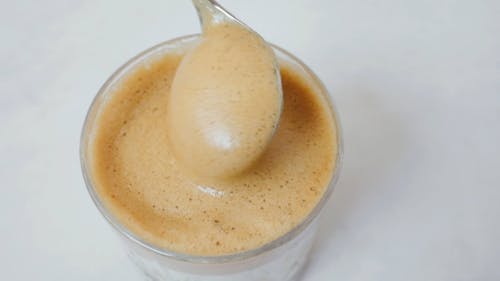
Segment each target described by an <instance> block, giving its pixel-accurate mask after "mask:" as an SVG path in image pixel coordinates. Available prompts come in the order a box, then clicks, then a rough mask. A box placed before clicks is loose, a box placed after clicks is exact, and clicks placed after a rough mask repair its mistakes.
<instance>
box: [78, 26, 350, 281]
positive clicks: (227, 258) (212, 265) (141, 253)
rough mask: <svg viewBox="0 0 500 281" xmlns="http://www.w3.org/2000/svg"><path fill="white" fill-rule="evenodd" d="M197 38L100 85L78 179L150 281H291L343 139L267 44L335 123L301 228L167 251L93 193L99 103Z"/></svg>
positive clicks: (295, 62) (153, 54) (284, 55)
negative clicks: (234, 248) (216, 252)
mask: <svg viewBox="0 0 500 281" xmlns="http://www.w3.org/2000/svg"><path fill="white" fill-rule="evenodd" d="M198 38H199V35H188V36H184V37H179V38H176V39H172V40H169V41H167V42H164V43H161V44H159V45H156V46H154V47H152V48H150V49H148V50H146V51H144V52H142V53H140V54H139V55H137V56H135V57H134V58H132V59H131V60H130V61H128V62H127V63H125V64H124V65H123V66H122V67H120V68H119V69H118V70H117V71H116V72H115V73H113V75H112V76H111V77H110V78H109V79H108V80H107V81H106V83H104V85H103V86H102V87H101V89H100V90H99V92H98V93H97V95H96V97H95V98H94V100H93V102H92V104H91V106H90V109H89V111H88V113H87V117H86V119H85V123H84V125H83V131H82V136H81V142H80V159H81V166H82V172H83V177H84V179H85V183H86V185H87V189H88V192H89V193H90V196H91V197H92V199H93V201H94V203H95V205H96V206H97V208H98V209H99V211H100V212H101V214H102V215H103V216H104V217H105V218H106V220H107V221H108V222H109V223H110V224H111V225H112V226H113V228H114V230H115V231H116V232H117V233H118V234H119V235H118V236H119V237H120V238H121V239H122V240H123V242H124V244H125V247H126V250H127V252H128V255H129V257H130V258H131V260H132V261H133V262H134V263H135V264H136V265H137V266H138V267H139V269H140V270H141V271H142V272H143V273H144V274H145V275H146V277H147V278H148V279H150V280H155V281H160V280H161V281H163V280H165V281H167V280H168V281H181V280H183V281H184V280H185V281H201V280H203V281H254V280H259V281H292V280H296V279H297V278H298V276H299V275H300V273H301V270H302V269H303V268H304V265H305V264H306V261H307V257H308V253H309V250H310V249H311V246H312V243H313V240H314V236H315V233H316V230H317V227H318V217H319V215H320V213H321V210H322V209H323V206H324V205H325V203H326V202H327V200H328V198H329V197H330V195H331V193H332V191H333V187H334V185H335V183H336V182H337V179H338V175H339V171H340V168H341V164H342V163H341V162H342V135H341V130H340V125H339V121H338V115H337V111H336V110H335V108H334V106H333V103H332V102H331V98H330V96H329V94H328V91H327V90H326V88H325V87H324V85H323V84H322V83H321V81H320V80H319V79H318V77H317V76H316V75H315V74H314V73H313V72H312V71H311V70H310V69H309V68H308V67H307V66H306V65H305V64H304V63H302V62H301V61H300V60H299V59H297V58H296V57H294V56H293V55H292V54H290V53H288V52H286V51H285V50H283V49H281V48H279V47H277V46H274V45H271V46H272V48H273V50H274V52H275V54H276V56H277V58H278V61H279V62H280V63H281V64H287V65H289V66H291V67H293V69H294V70H295V71H297V72H298V73H299V74H301V75H302V76H303V77H304V78H306V80H307V81H308V82H309V83H310V85H311V86H312V87H313V89H314V90H315V92H316V93H317V94H320V95H322V97H323V98H324V99H325V100H326V101H327V102H328V104H329V105H330V109H331V113H332V115H333V118H334V120H335V126H336V136H337V139H336V141H337V146H338V149H337V155H335V159H336V160H335V161H336V165H335V171H334V173H333V175H332V178H331V180H330V183H329V185H328V187H327V189H326V191H325V193H324V194H323V196H322V198H321V199H320V200H319V202H318V204H317V205H316V206H315V208H314V209H313V210H312V211H311V213H310V214H309V215H308V216H307V217H306V218H305V219H304V221H302V222H301V223H300V224H298V225H297V226H295V227H294V228H293V229H291V230H290V231H289V232H288V233H286V234H285V235H283V236H281V237H279V238H278V239H276V240H274V241H271V242H269V243H267V244H265V245H263V246H261V247H259V248H256V249H253V250H249V251H245V252H240V253H235V254H229V255H222V256H195V255H189V254H183V253H178V252H173V251H169V250H167V249H163V248H159V247H157V246H155V245H152V244H150V243H148V242H146V241H145V240H143V239H142V238H141V237H139V236H137V235H136V234H134V233H132V232H131V231H130V230H129V229H127V228H126V227H125V226H124V225H122V224H121V223H120V222H119V221H118V219H117V218H116V217H115V216H114V215H113V214H112V213H111V212H110V211H109V210H108V209H107V208H106V206H105V205H104V204H103V202H102V200H101V199H100V198H99V194H98V193H97V191H96V190H95V186H94V181H93V179H92V175H91V173H90V171H89V169H88V159H89V157H91V156H90V154H89V153H88V148H89V141H90V140H91V138H92V126H93V125H94V122H95V121H94V120H95V118H96V117H97V115H98V114H99V110H100V107H101V105H102V104H103V102H105V101H106V99H107V97H108V94H109V93H110V92H111V91H110V90H111V89H112V88H113V87H114V86H115V85H117V84H118V83H120V80H121V78H122V77H125V76H127V74H128V73H129V72H130V71H131V70H133V69H134V68H136V67H137V66H139V65H142V64H144V63H148V62H149V61H154V60H155V58H159V57H161V56H163V55H165V54H169V53H183V52H184V50H186V49H187V48H189V47H190V46H192V45H193V44H194V43H195V42H196V40H197V39H198Z"/></svg>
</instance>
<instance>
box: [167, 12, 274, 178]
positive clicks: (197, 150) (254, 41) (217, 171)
mask: <svg viewBox="0 0 500 281" xmlns="http://www.w3.org/2000/svg"><path fill="white" fill-rule="evenodd" d="M200 17H201V18H202V22H203V29H204V30H203V34H202V36H201V39H200V41H199V43H198V44H197V45H196V46H195V47H194V48H193V49H191V50H190V51H188V53H187V54H186V55H185V56H184V58H183V59H182V61H181V63H180V65H179V67H178V69H177V71H176V74H175V78H174V81H173V84H172V88H171V94H170V98H169V103H168V109H167V110H168V111H167V128H168V135H169V145H170V147H171V149H172V151H173V153H174V155H175V156H176V159H177V161H178V162H179V164H180V165H182V166H184V167H185V168H186V169H188V170H190V171H191V172H192V173H193V174H194V175H196V176H202V177H213V178H227V177H230V176H234V175H236V174H238V173H240V172H242V171H244V170H245V169H247V168H249V167H250V166H251V165H252V164H253V163H255V162H256V160H257V159H258V158H259V157H260V156H261V155H262V153H263V152H264V150H265V149H266V147H267V146H268V143H269V142H270V140H271V138H272V137H273V134H274V132H275V130H276V127H277V125H278V122H279V118H280V114H281V107H282V90H281V81H280V74H279V71H277V63H276V57H275V55H274V53H273V51H272V49H271V48H270V47H269V46H268V45H267V44H266V42H265V41H264V40H263V39H262V38H261V37H260V36H259V35H258V34H257V33H255V32H253V31H252V30H250V29H249V28H247V27H246V26H244V25H242V24H240V23H238V22H236V21H235V20H231V19H226V20H220V18H219V20H217V21H215V20H214V21H210V22H207V21H206V20H204V17H203V16H202V15H201V16H200Z"/></svg>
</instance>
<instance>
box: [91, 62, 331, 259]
mask: <svg viewBox="0 0 500 281" xmlns="http://www.w3.org/2000/svg"><path fill="white" fill-rule="evenodd" d="M181 58H182V57H181V56H177V55H165V56H164V57H162V58H158V59H157V60H156V61H154V62H152V63H150V64H148V65H144V66H140V67H138V68H136V69H134V70H132V71H131V72H130V73H129V75H128V76H127V77H125V78H123V79H122V81H121V82H120V83H119V85H118V86H117V87H116V88H115V89H114V90H112V92H111V93H109V99H108V100H107V102H106V103H105V104H103V105H102V107H101V109H100V112H99V114H98V116H97V118H96V122H95V124H94V126H93V128H92V132H91V133H92V134H93V135H94V137H93V139H92V140H91V142H90V152H91V154H92V155H91V156H92V157H90V160H91V161H90V164H91V165H90V171H91V176H92V177H93V179H94V183H95V188H96V191H97V192H98V194H99V196H100V198H101V199H102V201H103V202H104V204H105V206H106V207H107V208H108V209H109V210H110V211H111V212H112V213H113V215H114V216H116V217H117V218H118V219H119V221H120V222H121V223H122V224H124V225H125V226H126V227H127V228H129V229H130V230H131V231H132V232H134V233H135V234H136V235H138V236H139V237H141V238H142V239H144V240H146V241H149V242H151V243H153V244H155V245H158V246H160V247H163V248H166V249H169V250H173V251H177V252H182V253H187V254H196V255H222V254H230V253H236V252H240V251H245V250H250V249H254V248H257V247H259V246H262V245H263V244H265V243H268V242H270V241H272V240H274V239H276V238H278V237H280V236H282V235H283V234H285V233H286V232H288V231H289V230H290V229H291V228H293V227H294V226H296V225H297V224H298V223H300V222H301V221H302V220H303V219H304V218H305V217H306V216H307V215H308V214H309V213H310V212H311V210H312V209H313V208H314V207H315V206H316V204H317V203H318V201H319V199H320V198H321V196H322V195H323V193H324V191H325V189H326V188H327V184H328V182H329V180H330V178H331V176H332V173H333V171H334V168H335V167H334V165H335V156H336V153H337V146H336V131H335V126H334V120H333V117H332V114H331V111H330V108H329V106H328V104H327V102H326V100H325V99H324V97H322V96H321V95H320V94H319V93H315V92H314V90H313V89H312V88H311V87H310V86H309V82H308V81H306V80H304V78H303V77H301V76H300V75H298V74H297V72H296V71H295V70H294V69H292V68H291V67H288V66H286V65H284V66H282V69H281V76H282V84H283V98H284V103H283V112H282V115H281V121H280V125H279V127H278V129H277V131H276V134H275V136H274V137H273V139H272V140H271V142H270V144H269V146H268V147H267V149H266V150H265V151H264V152H263V154H262V157H260V158H259V160H258V162H257V163H256V164H255V165H254V166H253V167H252V168H251V169H250V170H248V171H246V172H245V173H243V174H241V175H239V176H238V177H233V178H230V179H225V180H218V181H216V182H213V183H209V184H207V185H205V186H200V185H197V184H196V183H194V182H193V181H192V180H191V179H190V176H189V175H188V174H186V172H185V171H184V169H182V168H181V167H180V166H179V165H178V164H177V160H176V158H175V157H174V155H173V153H172V151H171V149H170V147H169V145H168V139H169V138H168V137H169V136H168V133H167V130H166V129H165V128H166V127H167V122H168V117H167V108H168V106H169V105H168V103H169V93H170V87H171V84H172V80H173V77H174V74H175V72H176V69H177V66H178V64H179V62H180V60H181Z"/></svg>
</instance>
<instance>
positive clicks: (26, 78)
mask: <svg viewBox="0 0 500 281" xmlns="http://www.w3.org/2000/svg"><path fill="white" fill-rule="evenodd" d="M221 2H222V4H224V5H225V6H226V7H227V8H228V9H229V10H230V11H232V12H233V13H234V14H235V15H237V16H239V17H240V18H241V19H242V20H244V21H245V22H247V23H248V24H249V25H250V26H252V27H254V29H255V30H256V31H258V32H260V33H261V34H262V35H263V36H264V38H266V39H267V40H269V41H272V42H274V43H276V44H278V45H280V46H283V47H285V48H286V49H288V50H289V51H291V52H292V53H294V54H296V55H297V56H298V57H300V58H301V59H303V60H304V61H305V62H306V63H307V64H308V65H309V66H311V67H312V69H313V70H315V71H316V72H317V74H318V75H319V76H320V78H321V79H323V80H324V82H325V84H326V85H327V87H328V88H329V89H330V90H331V93H332V96H333V98H334V100H335V102H336V104H337V107H338V109H339V111H340V115H341V121H342V124H343V128H344V133H345V135H344V139H345V164H344V169H343V173H342V175H341V178H340V182H339V184H338V186H337V188H336V191H335V192H334V195H333V197H332V200H331V201H330V202H329V204H328V205H327V207H326V213H325V215H324V216H323V217H322V227H321V230H320V233H319V237H318V240H317V243H316V245H315V248H314V252H313V257H312V258H311V262H310V265H309V267H308V270H307V272H306V274H305V276H304V280H311V281H320V280H340V281H354V280H359V281H366V280H368V281H370V280H384V281H386V280H389V281H400V280H426V281H428V280H431V281H433V280H436V281H443V280H444V281H455V280H457V281H476V280H480V281H482V280H500V265H499V262H500V241H499V239H500V152H499V147H500V2H499V1H494V0H491V1H487V0H482V1H469V0H418V1H413V0H406V1H397V0H380V1H375V0H371V1H370V0H365V1H363V0H332V1H326V0H325V1H305V0H304V1H292V0H253V1H244V0H233V1H229V0H224V1H222V0H221ZM0 21H1V24H0V59H1V60H0V62H1V64H0V90H1V92H0V125H1V129H0V179H1V183H0V185H1V188H2V189H1V191H2V192H1V195H0V245H1V247H0V274H1V279H2V280H107V281H113V280H141V276H140V275H139V274H138V273H137V271H136V270H135V268H134V267H133V266H132V265H131V263H130V262H129V261H128V260H127V258H126V256H125V255H124V253H123V252H122V249H121V247H120V246H121V245H120V244H119V240H117V239H116V237H115V234H114V233H113V232H112V231H111V228H110V227H109V226H108V225H107V223H106V222H105V221H104V219H103V218H102V217H101V216H100V214H99V213H98V211H97V209H96V208H95V206H94V205H93V203H92V202H91V200H90V198H89V196H88V194H87V191H86V189H85V186H84V183H83V180H82V177H81V173H80V164H79V157H78V144H79V134H80V129H81V126H82V122H83V119H84V116H85V114H86V110H87V108H88V106H89V104H90V102H91V100H92V98H93V96H94V95H95V93H96V92H97V90H98V88H99V87H100V86H101V84H102V83H103V82H104V81H105V80H106V79H107V78H108V76H109V75H110V74H111V73H112V72H113V71H114V70H115V69H116V68H118V67H119V66H120V65H121V64H122V63H124V62H125V61H126V60H128V59H129V58H130V57H132V56H134V55H135V54H137V53H138V52H140V51H142V50H144V49H146V48H148V47H150V46H152V45H154V44H157V43H159V42H161V41H164V40H166V39H170V38H173V37H177V36H180V35H184V34H188V33H195V32H198V30H199V29H198V23H197V17H196V15H195V12H194V9H193V8H192V7H191V4H190V1H188V0H155V1H142V2H141V1H118V0H115V1H90V0H87V1H63V0H50V1H26V0H21V1H2V2H1V4H0Z"/></svg>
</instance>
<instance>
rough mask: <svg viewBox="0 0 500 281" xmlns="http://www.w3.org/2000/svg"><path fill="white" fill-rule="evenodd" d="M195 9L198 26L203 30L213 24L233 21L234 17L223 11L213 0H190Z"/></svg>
mask: <svg viewBox="0 0 500 281" xmlns="http://www.w3.org/2000/svg"><path fill="white" fill-rule="evenodd" d="M192 1H193V5H194V7H195V8H196V12H197V13H198V17H199V19H200V25H201V28H202V30H203V32H205V30H206V29H207V28H208V27H210V26H213V25H215V24H219V23H222V22H227V21H232V20H235V17H234V16H233V15H231V14H230V13H229V12H228V11H226V10H224V8H222V6H220V5H219V3H217V2H216V1H215V0H192Z"/></svg>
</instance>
